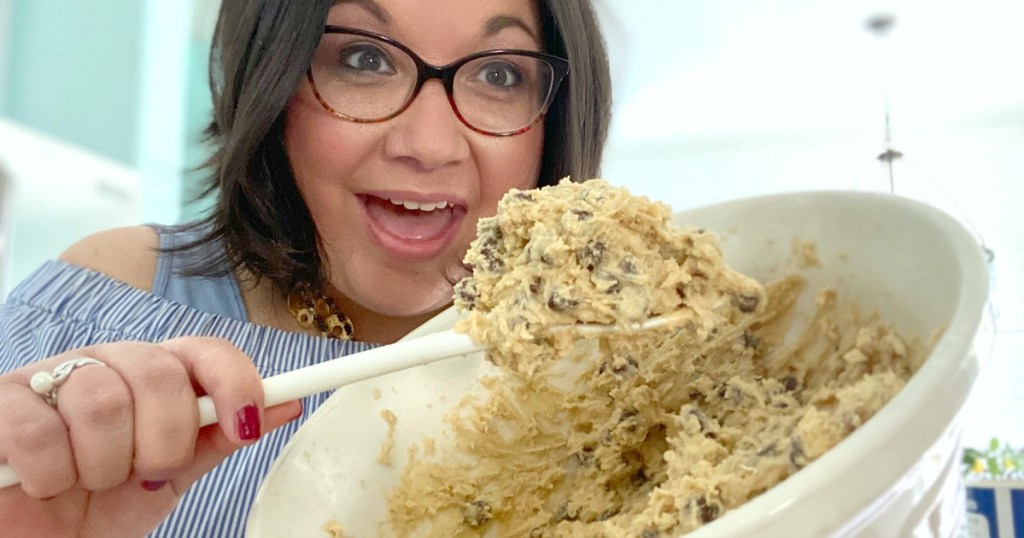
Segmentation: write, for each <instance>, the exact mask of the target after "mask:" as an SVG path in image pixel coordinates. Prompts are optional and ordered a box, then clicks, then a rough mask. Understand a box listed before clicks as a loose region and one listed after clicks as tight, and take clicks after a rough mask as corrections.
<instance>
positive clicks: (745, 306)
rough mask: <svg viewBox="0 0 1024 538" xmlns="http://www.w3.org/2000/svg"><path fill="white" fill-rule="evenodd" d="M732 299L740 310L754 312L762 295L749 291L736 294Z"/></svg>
mask: <svg viewBox="0 0 1024 538" xmlns="http://www.w3.org/2000/svg"><path fill="white" fill-rule="evenodd" d="M732 299H733V303H734V304H735V305H736V307H737V308H739V309H740V312H753V311H754V310H756V309H757V304H758V303H759V302H761V298H760V297H758V296H757V295H751V294H749V293H740V294H737V295H734V296H733V297H732Z"/></svg>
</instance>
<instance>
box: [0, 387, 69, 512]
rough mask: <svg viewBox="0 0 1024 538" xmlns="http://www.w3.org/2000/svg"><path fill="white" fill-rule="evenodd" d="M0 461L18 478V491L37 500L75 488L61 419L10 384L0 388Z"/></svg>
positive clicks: (23, 389) (31, 394) (29, 392)
mask: <svg viewBox="0 0 1024 538" xmlns="http://www.w3.org/2000/svg"><path fill="white" fill-rule="evenodd" d="M0 409H3V410H4V419H3V427H0V461H2V460H3V459H6V460H7V463H8V464H9V465H10V466H11V468H12V469H13V470H14V472H15V473H17V475H18V476H19V477H20V478H21V488H22V489H23V490H24V491H25V493H26V494H28V495H29V496H31V497H35V498H37V499H41V498H46V497H52V496H54V495H57V494H59V493H61V492H62V491H65V490H67V489H68V488H70V487H71V486H73V485H74V484H75V481H76V480H77V472H76V469H75V461H74V458H72V456H71V441H70V439H69V438H68V433H67V429H66V428H65V426H64V421H63V420H62V419H61V416H60V415H59V414H58V413H57V412H56V411H55V410H54V409H53V408H52V407H50V405H49V404H47V403H46V402H45V401H43V399H42V398H40V397H39V395H38V394H36V393H35V392H32V390H31V389H30V388H28V387H27V386H25V385H22V384H17V383H14V382H10V383H7V382H5V383H2V384H0Z"/></svg>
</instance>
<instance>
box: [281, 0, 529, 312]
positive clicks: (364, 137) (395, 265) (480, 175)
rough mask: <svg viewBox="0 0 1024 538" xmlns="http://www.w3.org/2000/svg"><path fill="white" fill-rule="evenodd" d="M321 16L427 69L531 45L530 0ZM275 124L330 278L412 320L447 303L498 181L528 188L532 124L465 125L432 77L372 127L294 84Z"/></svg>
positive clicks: (351, 295)
mask: <svg viewBox="0 0 1024 538" xmlns="http://www.w3.org/2000/svg"><path fill="white" fill-rule="evenodd" d="M327 23H328V24H331V25H339V26H347V27H352V28H358V29H362V30H368V31H371V32H375V33H378V34H383V35H385V36H388V37H390V38H393V39H395V40H397V41H399V42H401V43H403V44H404V45H406V46H408V47H409V48H410V49H412V50H413V51H414V52H415V53H416V54H418V55H419V56H420V57H421V58H423V60H424V61H426V62H427V63H429V64H433V65H445V64H448V63H450V62H453V61H455V60H457V59H459V58H462V57H463V56H466V55H468V54H471V53H474V52H477V51H481V50H490V49H526V50H533V51H540V50H541V43H540V41H539V39H540V35H541V34H540V31H541V30H540V23H539V15H538V13H537V7H536V5H535V4H534V2H533V1H532V0H502V1H501V2H493V1H481V0H341V1H339V2H336V3H335V5H334V7H333V8H332V9H331V11H330V14H329V16H328V20H327ZM286 120H287V121H286V127H285V146H286V148H287V152H288V157H289V159H290V161H291V164H292V168H293V171H294V174H295V179H296V181H297V183H298V187H299V190H300V191H301V193H302V195H303V197H304V199H305V201H306V203H307V205H308V206H309V210H310V212H311V214H312V216H313V220H314V222H315V223H316V226H317V230H318V231H319V232H320V235H321V237H322V238H323V240H324V243H325V247H326V255H327V257H328V260H329V263H330V269H331V274H330V277H331V279H332V283H333V284H334V285H335V287H336V288H337V289H338V290H339V291H340V292H341V293H342V294H343V295H344V296H345V298H347V299H348V300H349V301H352V302H354V303H356V304H358V305H359V306H361V307H362V308H365V309H368V310H370V311H372V312H374V313H376V314H378V315H384V316H387V317H409V316H420V315H423V314H426V313H430V312H433V311H436V310H438V309H439V308H441V307H443V306H445V305H447V304H448V303H450V301H451V293H452V291H451V284H450V282H449V280H448V278H450V277H451V276H455V277H459V276H462V275H463V274H464V273H463V272H462V271H461V270H460V269H459V266H460V262H461V260H462V256H463V254H464V253H465V251H466V249H467V247H468V246H469V243H470V241H471V240H472V239H473V237H474V235H475V233H476V221H477V220H478V219H479V218H481V217H487V216H490V215H493V214H494V212H495V209H496V207H497V203H498V200H499V199H500V198H501V197H502V195H503V194H505V192H507V191H508V190H509V189H511V188H513V187H516V188H532V187H534V186H536V184H537V179H538V178H537V176H538V173H539V170H540V158H541V150H542V146H543V139H544V131H543V125H542V122H541V123H538V124H537V125H535V126H534V127H533V128H532V129H530V130H529V131H527V132H525V133H522V134H519V135H515V136H509V137H495V136H488V135H485V134H480V133H478V132H475V131H473V130H471V129H470V128H469V127H467V126H466V125H464V124H463V123H462V122H461V121H460V120H459V119H458V117H457V116H456V115H455V112H454V110H453V109H452V106H451V105H450V104H449V101H448V97H447V94H446V92H445V89H444V86H443V85H442V83H441V82H440V81H438V80H436V79H434V80H430V81H428V82H426V83H425V84H424V86H423V88H422V89H421V91H420V93H419V95H418V96H417V97H416V99H415V100H414V101H413V102H412V104H411V105H409V107H408V108H407V109H406V110H405V111H404V112H402V113H401V114H400V115H398V116H396V117H394V118H392V119H390V120H386V121H383V122H379V123H354V122H351V121H347V120H343V119H340V118H337V117H335V116H334V115H332V114H331V113H330V112H328V111H327V110H326V109H325V108H324V107H322V106H321V105H320V104H319V103H318V102H317V100H316V97H315V96H314V94H313V90H312V88H311V86H310V84H309V82H308V81H305V80H304V81H303V83H302V85H301V86H300V88H299V89H298V91H297V92H296V95H295V97H294V98H293V100H292V101H291V103H290V104H289V106H288V110H287V118H286ZM417 205H418V206H419V208H418V209H417V208H416V207H417ZM424 206H426V207H424ZM409 207H411V209H410V208H409ZM431 207H434V209H430V208H431ZM425 209H426V210H425ZM357 328H358V325H357Z"/></svg>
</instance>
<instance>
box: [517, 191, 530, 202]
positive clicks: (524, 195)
mask: <svg viewBox="0 0 1024 538" xmlns="http://www.w3.org/2000/svg"><path fill="white" fill-rule="evenodd" d="M515 199H516V200H521V201H523V202H532V201H533V195H532V194H530V193H528V192H526V191H519V192H517V193H516V194H515Z"/></svg>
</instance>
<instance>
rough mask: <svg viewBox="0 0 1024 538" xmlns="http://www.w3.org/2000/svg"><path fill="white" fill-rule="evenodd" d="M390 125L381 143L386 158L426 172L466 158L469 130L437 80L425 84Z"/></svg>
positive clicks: (467, 155)
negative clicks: (403, 161) (405, 160)
mask: <svg viewBox="0 0 1024 538" xmlns="http://www.w3.org/2000/svg"><path fill="white" fill-rule="evenodd" d="M391 122H393V125H392V126H391V129H390V133H389V135H388V138H387V142H386V144H385V151H386V152H387V154H388V156H389V157H393V158H398V159H408V160H411V161H414V162H415V163H416V164H417V165H418V166H420V167H422V168H425V169H428V170H433V169H437V168H442V167H444V166H447V165H449V164H454V163H458V162H461V161H463V160H465V159H467V158H468V157H469V144H468V141H467V139H466V135H467V133H468V132H469V130H468V128H466V127H465V126H464V125H463V124H462V122H461V121H459V118H458V117H457V116H456V115H455V110H454V109H453V108H452V105H451V103H450V102H449V101H448V93H447V92H446V91H445V88H444V84H442V83H441V81H438V80H428V81H427V82H425V83H424V84H423V87H422V88H421V89H420V93H419V95H417V96H416V98H415V99H414V100H413V102H412V103H410V104H409V108H407V109H405V111H403V112H402V113H401V114H399V115H398V116H397V117H395V118H393V119H392V120H391Z"/></svg>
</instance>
